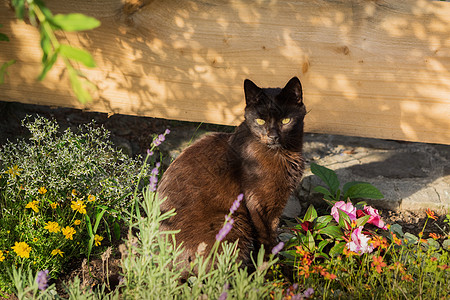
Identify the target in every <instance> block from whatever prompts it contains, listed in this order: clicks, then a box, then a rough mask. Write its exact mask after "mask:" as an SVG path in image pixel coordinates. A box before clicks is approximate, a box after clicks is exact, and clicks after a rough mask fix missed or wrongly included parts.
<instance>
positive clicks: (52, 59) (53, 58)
mask: <svg viewBox="0 0 450 300" xmlns="http://www.w3.org/2000/svg"><path fill="white" fill-rule="evenodd" d="M57 58H58V53H53V55H52V56H51V57H50V59H48V60H47V61H45V62H44V66H43V68H42V72H41V74H39V77H38V80H43V79H44V78H45V76H46V75H47V73H48V71H50V69H51V68H52V67H53V65H54V64H55V62H56V59H57Z"/></svg>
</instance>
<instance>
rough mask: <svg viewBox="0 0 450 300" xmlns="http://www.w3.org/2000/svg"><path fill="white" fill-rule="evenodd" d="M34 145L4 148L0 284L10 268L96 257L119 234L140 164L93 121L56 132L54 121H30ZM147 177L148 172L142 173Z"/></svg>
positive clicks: (0, 153) (53, 268) (57, 265)
mask: <svg viewBox="0 0 450 300" xmlns="http://www.w3.org/2000/svg"><path fill="white" fill-rule="evenodd" d="M23 125H24V126H25V127H26V128H28V130H29V131H30V133H31V135H30V137H29V138H28V140H19V141H17V142H15V143H12V142H8V143H7V144H6V145H4V146H3V148H2V149H0V176H1V178H0V209H1V210H0V251H1V252H0V261H1V262H0V273H1V275H0V282H3V283H4V282H7V281H8V280H7V275H6V274H7V273H6V272H4V270H5V266H10V265H16V266H22V267H29V268H31V269H32V270H44V269H48V270H49V271H50V275H51V276H56V274H57V273H58V272H59V271H60V270H61V268H62V266H64V264H66V263H67V262H69V261H71V260H72V259H73V258H76V257H79V256H81V255H82V256H88V257H89V255H90V252H91V251H93V252H94V253H98V252H99V251H100V249H99V248H100V247H98V246H100V245H101V244H102V243H103V244H104V243H105V242H106V241H107V240H111V239H112V238H113V236H116V237H118V235H119V233H120V231H119V229H120V228H119V222H120V221H121V220H123V219H124V218H126V216H127V215H126V214H125V212H128V211H129V209H130V206H131V204H132V201H131V198H132V192H133V190H134V186H135V185H136V182H135V180H136V178H137V174H138V172H139V166H140V165H141V163H142V162H141V160H140V159H139V158H138V159H131V158H129V157H127V156H126V155H125V154H123V153H121V152H120V151H118V150H116V149H115V148H114V147H113V146H112V144H111V142H110V141H109V140H108V137H109V132H108V131H106V130H105V129H104V128H102V127H98V126H96V125H95V124H94V123H92V124H89V125H84V126H81V127H80V128H79V132H77V133H73V132H72V131H71V130H70V129H67V130H65V131H64V132H63V133H61V134H60V133H58V125H57V123H56V122H55V121H49V120H47V119H45V118H42V117H37V118H36V119H35V120H31V119H30V118H26V119H25V120H24V121H23ZM142 175H143V176H144V177H148V169H144V170H143V174H142Z"/></svg>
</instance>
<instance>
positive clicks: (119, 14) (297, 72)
mask: <svg viewBox="0 0 450 300" xmlns="http://www.w3.org/2000/svg"><path fill="white" fill-rule="evenodd" d="M45 3H46V4H47V5H48V7H49V8H50V9H51V10H52V11H53V13H71V12H80V13H84V14H87V15H90V16H93V17H96V18H98V19H99V20H100V21H101V22H102V25H101V26H100V27H99V28H97V29H95V30H92V31H87V32H82V33H79V34H76V33H64V34H60V35H59V37H60V38H61V39H62V41H63V42H65V43H69V44H71V45H74V46H79V47H83V48H84V49H86V50H88V51H90V52H91V53H92V54H93V55H94V58H95V60H96V63H97V65H98V66H97V68H95V69H87V68H81V69H82V70H83V72H84V73H85V74H86V76H87V77H88V78H89V79H90V80H92V81H93V82H94V83H95V84H96V85H97V86H98V91H97V92H95V93H94V98H95V100H94V101H93V102H92V103H89V104H87V105H82V104H80V103H79V102H78V101H77V100H76V98H75V97H74V95H73V93H72V92H71V91H70V84H69V81H68V80H67V74H66V72H64V71H63V68H62V62H61V61H59V62H58V63H57V65H56V67H55V69H54V70H52V71H51V72H50V73H49V74H48V75H47V78H46V79H45V80H44V81H41V82H39V81H37V80H36V78H37V76H38V75H39V73H40V70H41V63H40V60H41V55H42V54H41V50H40V47H39V32H38V31H37V29H36V28H34V27H32V26H31V25H29V24H26V23H24V22H22V21H19V20H17V19H16V18H15V15H14V13H13V12H12V11H11V9H10V7H9V6H8V1H5V0H4V1H2V2H1V3H0V23H1V24H3V26H4V27H3V28H1V29H0V31H1V32H2V33H5V34H7V35H8V36H9V38H10V40H11V41H10V42H1V44H0V63H2V62H4V61H8V60H10V59H16V60H17V63H16V64H14V65H13V66H11V67H10V68H9V69H8V71H9V74H10V75H9V76H8V77H7V78H6V82H5V84H3V85H2V86H0V100H2V101H17V102H23V103H33V104H42V105H51V106H63V107H75V108H83V109H87V110H93V111H100V112H108V113H122V114H131V115H139V116H150V117H160V118H167V119H177V120H187V121H202V122H209V123H216V124H227V125H237V124H239V122H241V121H242V119H243V108H244V106H245V104H244V95H243V88H242V86H243V81H244V79H245V78H249V79H252V80H253V81H254V82H255V83H256V84H258V85H259V86H261V87H278V86H283V85H284V84H285V83H286V82H287V81H288V80H289V79H290V78H291V77H292V76H298V77H299V78H300V80H301V82H302V84H303V88H304V102H305V104H306V106H307V108H308V110H309V114H308V115H307V118H306V130H307V131H309V132H319V133H329V134H343V135H353V136H364V137H374V138H385V139H396V140H408V141H419V142H429V143H442V144H450V3H448V2H439V1H425V0H414V1H398V0H386V1H366V0H364V1H362V0H361V1H357V0H351V1H317V0H307V1H281V0H280V1H277V0H273V1H237V0H235V1H209V0H206V1H181V0H180V1H162V0H154V1H138V0H129V1H120V0H98V1H86V0H81V1H54V0H52V1H45Z"/></svg>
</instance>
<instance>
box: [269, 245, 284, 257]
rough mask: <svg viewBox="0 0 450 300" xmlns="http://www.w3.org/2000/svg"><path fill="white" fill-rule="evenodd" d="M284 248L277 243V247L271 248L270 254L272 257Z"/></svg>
mask: <svg viewBox="0 0 450 300" xmlns="http://www.w3.org/2000/svg"><path fill="white" fill-rule="evenodd" d="M283 247H284V243H283V242H279V243H278V245H276V246H275V247H273V249H272V254H273V255H277V254H278V252H280V251H281V250H282V249H283Z"/></svg>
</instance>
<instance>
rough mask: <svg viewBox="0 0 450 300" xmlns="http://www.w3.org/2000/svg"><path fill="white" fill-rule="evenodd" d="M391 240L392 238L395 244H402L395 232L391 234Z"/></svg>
mask: <svg viewBox="0 0 450 300" xmlns="http://www.w3.org/2000/svg"><path fill="white" fill-rule="evenodd" d="M392 240H393V241H394V243H396V244H397V245H399V246H401V245H402V240H401V239H399V238H398V237H397V235H396V234H395V233H393V234H392Z"/></svg>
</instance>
